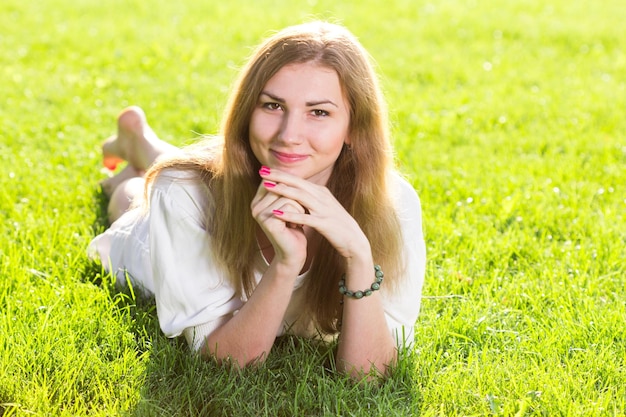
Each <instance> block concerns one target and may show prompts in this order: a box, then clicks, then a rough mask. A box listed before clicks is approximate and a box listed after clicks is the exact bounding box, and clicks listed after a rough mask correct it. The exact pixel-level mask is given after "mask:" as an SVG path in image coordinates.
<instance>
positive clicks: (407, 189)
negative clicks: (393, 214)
mask: <svg viewBox="0 0 626 417" xmlns="http://www.w3.org/2000/svg"><path fill="white" fill-rule="evenodd" d="M389 186H390V194H391V197H392V198H393V200H394V204H395V206H396V209H397V211H398V214H400V215H401V216H402V215H403V214H404V213H414V214H417V215H420V214H421V202H420V198H419V196H418V194H417V191H416V190H415V188H413V186H412V185H411V183H409V182H408V181H407V179H406V178H404V177H403V176H402V175H401V174H400V173H399V172H397V171H393V172H392V173H391V175H390V185H389Z"/></svg>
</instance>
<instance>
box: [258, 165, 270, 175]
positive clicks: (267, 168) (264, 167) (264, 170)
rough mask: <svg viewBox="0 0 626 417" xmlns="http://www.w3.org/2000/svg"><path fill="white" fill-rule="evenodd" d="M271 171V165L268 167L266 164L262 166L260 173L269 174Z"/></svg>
mask: <svg viewBox="0 0 626 417" xmlns="http://www.w3.org/2000/svg"><path fill="white" fill-rule="evenodd" d="M270 172H271V170H270V168H269V167H266V166H265V165H263V166H262V167H261V169H259V174H260V175H269V174H270Z"/></svg>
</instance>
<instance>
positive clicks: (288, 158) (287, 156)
mask: <svg viewBox="0 0 626 417" xmlns="http://www.w3.org/2000/svg"><path fill="white" fill-rule="evenodd" d="M270 152H271V153H272V155H274V157H275V158H276V159H278V160H279V161H280V162H284V163H290V162H300V161H303V160H305V159H306V158H307V157H308V155H302V154H297V153H284V152H278V151H270Z"/></svg>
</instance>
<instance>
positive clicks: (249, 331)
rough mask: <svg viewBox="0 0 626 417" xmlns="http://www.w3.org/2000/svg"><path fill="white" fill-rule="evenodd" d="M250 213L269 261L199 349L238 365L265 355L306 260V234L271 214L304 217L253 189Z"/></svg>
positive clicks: (279, 199)
mask: <svg viewBox="0 0 626 417" xmlns="http://www.w3.org/2000/svg"><path fill="white" fill-rule="evenodd" d="M251 210H252V215H253V217H254V218H255V220H256V221H257V223H258V224H259V226H260V228H261V230H262V231H263V233H265V235H266V236H267V238H268V239H269V240H270V242H271V243H272V246H273V248H274V252H275V253H274V258H273V259H272V262H271V263H270V266H269V268H268V269H267V271H266V272H265V274H264V275H263V277H262V278H261V281H260V282H259V284H258V285H257V286H256V288H255V289H254V292H253V293H252V294H251V296H250V298H249V299H248V301H247V302H246V303H245V304H244V306H243V307H242V308H241V309H240V310H239V312H238V313H237V314H236V315H234V316H233V317H232V318H231V319H230V320H229V321H228V322H226V323H225V324H224V325H222V326H221V327H219V328H218V329H216V330H215V331H214V332H213V333H211V334H210V335H209V336H208V338H207V341H206V344H205V348H204V351H205V353H210V354H212V355H213V356H215V357H217V358H218V359H226V358H229V359H230V360H233V361H235V362H236V363H238V364H239V365H240V366H243V365H247V364H249V363H251V362H252V361H255V360H264V359H265V356H266V354H267V353H269V351H270V349H271V348H272V345H273V344H274V339H275V338H276V334H277V333H278V330H279V328H280V326H281V325H282V324H283V317H284V315H285V311H286V310H287V307H288V306H289V301H290V300H291V294H292V292H293V287H294V282H295V279H296V277H297V276H298V274H299V273H300V270H301V269H302V267H303V265H304V262H305V260H306V256H307V241H306V236H305V235H304V232H303V230H302V229H301V228H294V227H289V226H288V224H287V223H285V222H283V221H281V220H279V219H277V218H276V217H275V216H274V214H273V213H274V211H275V210H279V211H280V212H290V211H292V212H296V213H304V208H302V206H300V205H299V204H297V203H295V202H293V201H291V200H288V199H285V198H282V197H280V196H277V195H275V194H272V193H269V192H268V191H267V189H266V186H265V185H264V184H261V185H260V186H259V189H258V191H257V194H256V196H255V198H254V199H253V201H252V204H251Z"/></svg>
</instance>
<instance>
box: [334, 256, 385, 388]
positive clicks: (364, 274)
mask: <svg viewBox="0 0 626 417" xmlns="http://www.w3.org/2000/svg"><path fill="white" fill-rule="evenodd" d="M362 253H366V255H364V256H360V257H359V258H350V259H348V262H347V270H346V278H345V281H346V287H347V288H348V289H350V290H352V291H356V290H364V289H366V288H369V287H370V286H371V285H372V282H373V281H374V279H375V275H374V266H373V262H372V258H371V255H369V251H367V252H362ZM396 355H397V350H396V345H395V343H394V341H393V338H392V337H391V332H390V330H389V327H388V325H387V321H386V319H385V312H384V309H383V304H382V299H381V297H380V292H378V291H374V292H373V293H372V295H370V296H367V297H363V298H361V299H354V298H351V297H346V296H344V304H343V316H342V325H341V333H340V336H339V346H338V351H337V364H338V367H339V368H340V369H341V370H343V371H345V372H346V373H349V374H351V375H353V376H360V375H362V374H363V373H368V372H369V371H370V370H371V369H376V370H377V371H378V372H379V373H381V374H384V373H385V371H386V369H387V366H388V365H391V364H392V363H393V362H394V361H395V359H396Z"/></svg>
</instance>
